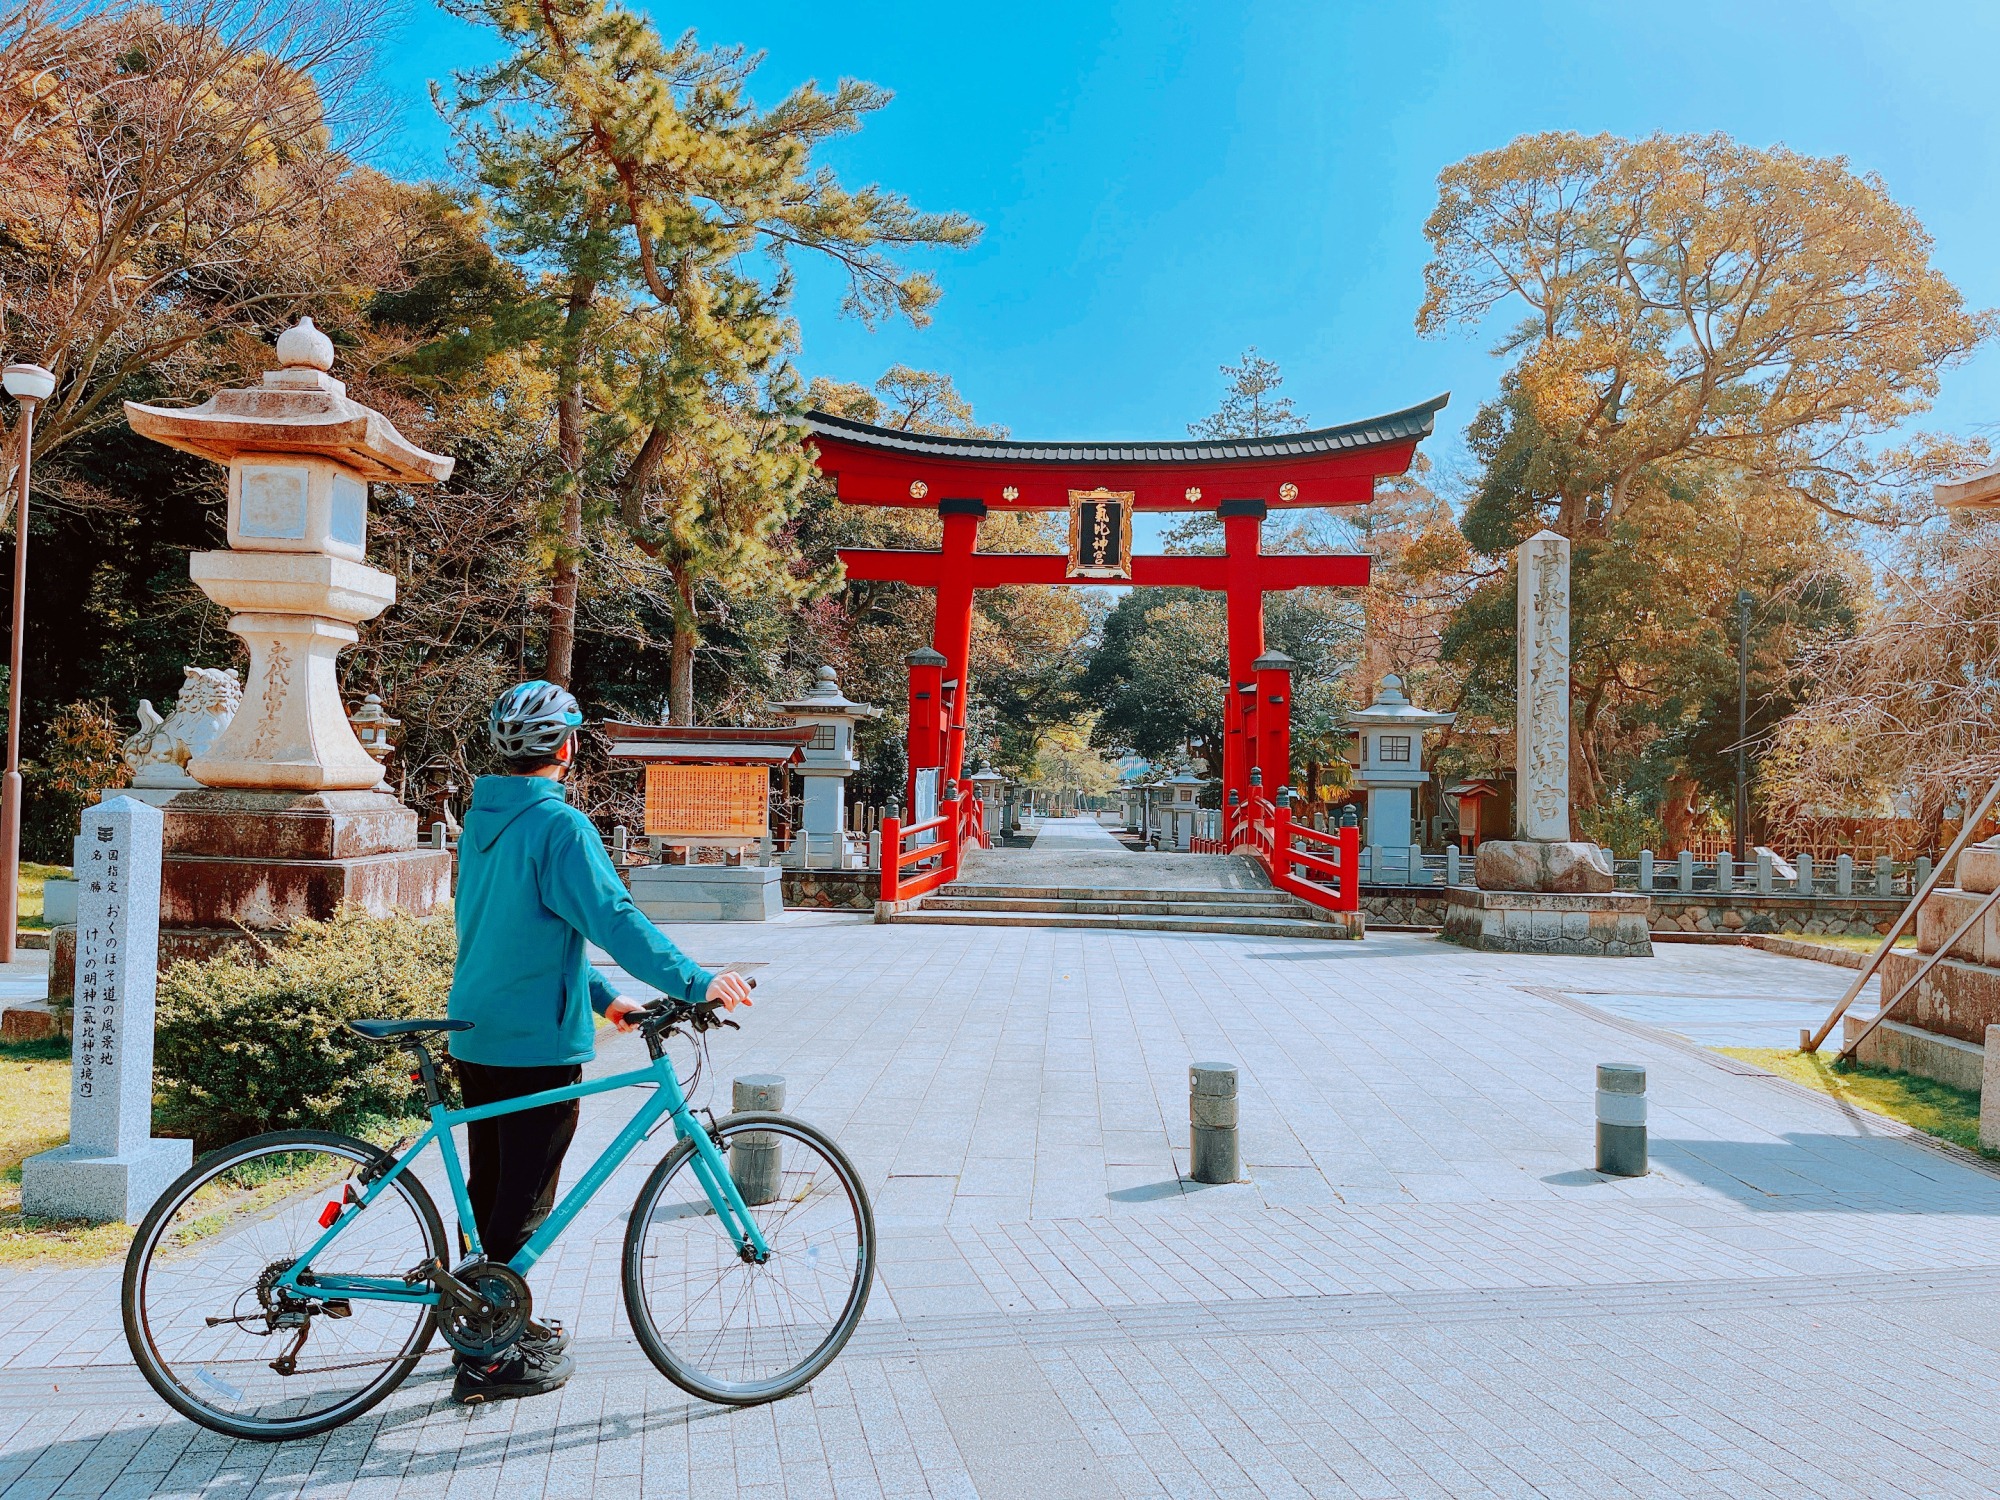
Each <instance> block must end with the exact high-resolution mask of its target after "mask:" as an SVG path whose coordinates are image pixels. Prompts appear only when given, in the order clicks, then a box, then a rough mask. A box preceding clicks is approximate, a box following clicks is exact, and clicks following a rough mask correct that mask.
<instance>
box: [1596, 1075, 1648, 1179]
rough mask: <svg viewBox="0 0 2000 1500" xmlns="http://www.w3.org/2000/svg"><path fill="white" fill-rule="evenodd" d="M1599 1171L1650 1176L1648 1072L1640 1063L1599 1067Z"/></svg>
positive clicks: (1611, 1174)
mask: <svg viewBox="0 0 2000 1500" xmlns="http://www.w3.org/2000/svg"><path fill="white" fill-rule="evenodd" d="M1597 1170H1598V1171H1600V1172H1602V1173H1604V1174H1605V1175H1606V1176H1608V1177H1644V1176H1645V1175H1646V1070H1645V1069H1644V1068H1642V1067H1640V1066H1639V1065H1638V1064H1637V1063H1599V1064H1598V1065H1597Z"/></svg>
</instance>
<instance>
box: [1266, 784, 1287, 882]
mask: <svg viewBox="0 0 2000 1500" xmlns="http://www.w3.org/2000/svg"><path fill="white" fill-rule="evenodd" d="M1291 878H1292V799H1291V798H1289V797H1279V798H1277V800H1276V801H1275V802H1274V803H1273V805H1272V807H1271V884H1273V885H1275V886H1277V887H1278V889H1279V890H1283V889H1284V888H1285V886H1286V885H1287V884H1288V883H1289V882H1290V880H1291Z"/></svg>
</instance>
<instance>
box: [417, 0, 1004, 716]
mask: <svg viewBox="0 0 2000 1500" xmlns="http://www.w3.org/2000/svg"><path fill="white" fill-rule="evenodd" d="M450 8H451V9H452V10H453V12H454V13H455V14H457V15H459V16H461V17H462V18H464V19H467V20H471V21H474V22H477V23H480V24H483V25H486V26H489V27H491V28H492V29H493V30H495V31H496V32H498V33H499V34H500V36H501V37H502V38H503V40H505V41H506V43H507V44H508V45H509V47H510V48H511V51H510V53H509V55H508V56H507V57H506V58H504V59H503V60H502V61H501V62H499V63H497V64H495V65H493V66H492V67H489V68H484V69H479V70H475V71H472V72H468V73H463V74H460V75H458V76H457V78H456V80H455V93H454V97H453V115H454V126H455V129H456V132H457V136H458V141H459V145H460V148H461V151H462V152H463V154H464V155H465V157H466V158H467V160H468V163H469V165H470V167H471V168H472V170H473V172H474V174H475V175H476V176H477V178H478V180H479V181H480V182H481V183H482V184H483V186H484V187H485V188H486V190H487V192H488V193H489V194H490V195H491V198H492V208H493V213H494V219H495V225H496V230H497V232H498V235H499V238H500V242H501V245H502V248H503V249H504V250H505V252H506V253H507V254H509V255H510V256H511V257H513V258H514V259H515V260H516V261H517V262H519V263H520V264H521V265H522V266H524V267H525V268H528V269H530V270H532V271H534V272H535V273H537V282H536V287H535V295H534V297H533V298H532V299H531V301H530V304H529V305H528V306H527V307H525V308H524V309H523V310H522V312H521V314H520V315H519V316H517V317H515V318H514V319H513V320H512V324H511V327H512V328H513V330H514V331H515V333H516V335H517V336H519V337H522V338H524V339H525V340H527V341H528V342H529V343H530V344H531V345H532V347H533V348H534V350H535V351H536V353H537V356H538V358H539V359H540V361H541V364H542V366H543V368H544V369H545V370H546V372H547V373H548V375H549V377H550V378H551V380H552V381H553V384H554V389H555V410H556V434H555V439H556V441H555V463H554V465H553V467H552V472H551V474H550V477H549V484H548V489H547V493H546V495H545V497H544V524H545V526H546V529H547V532H548V536H549V561H550V569H551V578H552V589H551V598H550V606H549V629H548V642H547V666H546V674H547V676H548V677H549V678H550V679H551V680H554V681H558V682H560V681H564V680H566V679H567V678H568V677H569V675H570V670H571V664H572V657H573V653H574V649H575V638H576V622H577V607H578V599H579V594H580V590H581V587H582V583H583V576H582V575H583V567H584V563H585V560H586V557H587V555H589V554H590V552H591V551H592V541H591V538H592V537H593V536H603V534H604V533H605V532H606V530H607V529H608V530H610V531H615V532H616V533H618V534H617V535H616V536H615V537H606V538H605V539H604V540H603V541H602V542H601V545H605V546H609V547H612V548H622V547H626V546H631V547H636V548H637V549H638V550H639V551H640V552H642V553H644V554H645V555H647V556H649V557H651V558H653V559H656V560H657V561H658V562H659V563H661V564H663V565H664V566H665V567H666V568H667V569H668V570H669V571H670V573H671V575H672V576H671V596H672V614H673V622H674V623H673V651H672V664H673V665H672V672H671V684H670V689H669V700H670V712H671V714H672V716H673V717H674V718H676V719H677V720H685V719H686V718H687V717H689V716H690V715H691V714H692V710H693V662H694V653H695V649H696V647H697V645H698V644H699V632H700V623H699V607H700V599H701V593H702V589H703V588H704V586H713V587H714V588H716V589H719V590H721V591H723V592H724V593H728V592H731V591H734V590H737V589H741V588H745V587H751V586H757V585H761V584H764V583H767V582H768V581H769V580H770V579H771V578H772V577H773V576H775V574H776V572H777V571H779V570H781V569H782V568H783V566H784V562H785V559H784V558H783V557H782V556H781V555H780V554H779V553H778V551H777V550H776V546H775V543H776V539H777V538H778V536H779V534H780V532H781V530H782V527H783V525H784V523H785V521H786V520H787V519H788V518H789V517H790V515H791V514H792V513H793V510H794V509H795V508H796V505H797V502H798V495H799V493H800V490H801V488H802V487H803V484H804V481H805V478H806V474H807V471H806V467H805V465H806V462H807V461H806V459H805V457H804V454H803V449H802V446H801V439H802V436H803V433H802V429H801V427H800V426H799V424H798V421H797V414H798V402H797V400H796V390H795V385H796V383H795V381H794V379H793V377H792V375H791V371H790V367H789V364H788V362H787V356H788V355H789V353H790V351H791V350H792V348H793V347H794V346H795V344H796V338H797V335H796V329H795V327H794V325H793V323H792V320H791V318H790V316H789V315H788V312H787V308H788V304H789V302H790V298H791V293H792V275H791V270H790V265H789V258H790V257H791V256H792V255H793V254H794V253H796V252H798V251H801V250H804V251H810V252H813V253H817V254H821V255H825V256H828V257H830V258H832V259H833V260H834V261H836V262H837V263H838V264H840V265H841V266H842V267H843V268H844V269H845V270H846V272H847V278H848V283H847V294H846V298H845V303H844V306H845V308H846V310H847V311H849V312H850V313H852V314H854V315H856V316H859V317H861V318H862V319H864V320H865V321H868V322H871V323H872V322H874V321H875V320H877V319H880V318H884V317H903V318H907V319H908V320H910V321H911V322H912V323H916V324H922V323H923V322H925V321H926V320H927V317H928V314H929V310H930V308H931V306H932V305H933V304H934V303H935V302H936V300H937V296H938V290H937V286H936V283H935V282H934V281H933V280H932V278H931V277H930V275H929V274H928V273H925V272H915V271H910V270H907V269H906V268H905V267H903V266H902V265H901V263H900V262H899V261H898V259H897V256H898V255H899V254H900V253H901V252H902V251H904V250H906V249H907V248H909V247H912V246H919V245H945V246H963V245H968V244H970V243H972V241H973V240H974V239H975V238H976V237H977V236H978V233H979V228H978V226H977V225H976V224H974V223H973V222H972V221H971V220H970V219H968V218H966V217H965V216H964V215H962V214H950V213H948V214H929V213H924V212H921V211H919V210H918V209H916V208H914V207H913V206H912V205H911V204H910V203H909V201H908V200H907V199H906V198H904V197H902V196H901V195H899V194H895V193H890V192H887V191H885V190H883V189H881V188H879V187H875V186H868V187H863V188H859V189H855V190H850V189H848V188H846V187H845V186H843V185H842V184H841V182H840V181H839V179H838V178H837V177H836V176H835V175H834V173H833V172H832V170H831V169H830V168H827V167H824V166H815V165H814V163H813V154H814V152H815V151H816V150H817V148H818V147H819V146H821V145H822V144H824V143H825V142H826V141H828V140H831V139H833V138H835V137H837V136H842V135H848V134H852V133H853V132H854V131H856V130H858V129H860V127H861V124H862V122H863V120H864V119H865V117H866V116H867V115H869V114H871V113H873V112H874V111H875V110H878V109H880V108H882V107H883V105H885V104H887V103H888V101H889V95H888V93H887V92H886V91H885V90H882V89H880V88H877V87H875V86H874V85H872V84H867V83H861V82H858V81H855V80H851V79H850V80H843V81H842V82H841V83H840V84H839V85H838V86H837V87H835V88H834V89H833V90H832V91H831V92H827V91H824V90H822V89H820V88H819V87H818V86H817V85H816V84H812V83H807V84H805V85H803V86H801V87H800V88H798V89H796V90H794V91H793V92H792V93H791V94H790V95H788V96H787V97H786V98H785V99H783V100H782V101H781V102H779V103H778V104H777V105H775V106H774V107H772V108H770V109H768V110H765V109H760V108H758V107H757V105H756V104H755V103H753V102H752V101H751V99H750V97H749V94H748V88H749V84H750V79H751V75H752V73H753V72H754V71H755V69H756V67H757V64H758V61H759V59H758V58H757V57H756V56H754V55H751V54H747V53H746V52H745V51H744V50H743V49H742V48H740V47H723V48H713V49H704V48H702V47H700V46H699V45H698V44H697V42H696V40H695V37H694V34H693V33H692V32H688V33H685V34H684V35H682V36H681V37H680V39H679V40H678V41H677V42H675V43H674V44H673V45H672V46H668V45H666V44H665V43H663V42H662V40H661V38H660V36H659V34H658V33H657V32H656V31H655V30H654V28H653V26H652V24H651V22H649V21H648V20H646V19H645V18H644V17H643V16H640V15H637V14H635V13H634V12H632V11H630V10H626V9H624V8H623V7H621V6H618V5H615V4H610V3H606V0H548V3H538V4H535V5H522V4H519V3H516V0H451V5H450ZM760 252H761V255H760V254H759V253H760ZM753 257H755V259H753ZM759 270H761V271H762V273H763V274H762V275H761V276H760V275H759V274H758V272H759Z"/></svg>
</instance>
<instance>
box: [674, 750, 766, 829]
mask: <svg viewBox="0 0 2000 1500" xmlns="http://www.w3.org/2000/svg"><path fill="white" fill-rule="evenodd" d="M770 792H771V773H770V772H769V771H768V770H766V769H765V768H764V767H763V766H674V765H667V766H661V765H650V766H647V767H646V835H647V837H649V838H701V837H708V838H716V839H761V838H762V837H763V836H764V834H765V832H766V830H767V829H768V828H769V827H770V801H771V797H770Z"/></svg>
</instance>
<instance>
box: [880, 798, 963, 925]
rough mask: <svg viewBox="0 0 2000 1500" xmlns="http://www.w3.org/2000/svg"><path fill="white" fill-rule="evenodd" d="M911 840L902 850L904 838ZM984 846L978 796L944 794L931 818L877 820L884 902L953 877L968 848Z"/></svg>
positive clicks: (904, 897) (903, 898)
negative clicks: (879, 826)
mask: <svg viewBox="0 0 2000 1500" xmlns="http://www.w3.org/2000/svg"><path fill="white" fill-rule="evenodd" d="M911 839H914V840H915V841H916V842H915V843H914V844H912V845H911V847H910V848H908V849H905V848H904V847H903V844H904V842H905V841H906V840H911ZM968 844H969V845H971V846H972V847H973V848H975V849H984V848H986V847H988V845H987V839H986V805H985V803H983V802H981V801H980V800H979V799H978V798H977V797H958V796H954V795H952V794H951V793H950V791H949V790H947V792H946V794H945V799H944V803H943V805H942V806H941V807H940V808H939V809H938V815H937V816H936V817H934V818H925V819H924V820H923V821H922V822H921V823H904V822H903V821H902V820H901V819H900V818H884V819H883V820H882V894H881V896H880V897H879V898H878V899H880V900H881V901H883V902H891V901H910V900H913V899H915V898H916V897H918V896H922V895H926V894H928V893H929V892H931V891H934V890H936V889H937V888H938V887H939V886H941V885H950V884H951V883H952V881H954V880H956V879H958V866H959V859H960V857H961V855H962V853H963V851H964V849H965V847H966V846H967V845H968Z"/></svg>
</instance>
